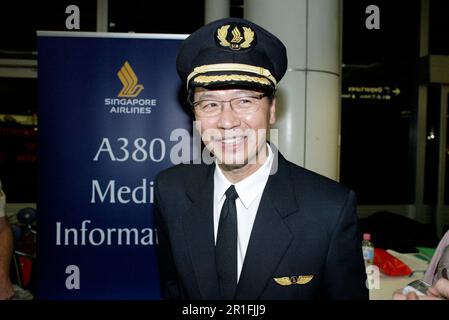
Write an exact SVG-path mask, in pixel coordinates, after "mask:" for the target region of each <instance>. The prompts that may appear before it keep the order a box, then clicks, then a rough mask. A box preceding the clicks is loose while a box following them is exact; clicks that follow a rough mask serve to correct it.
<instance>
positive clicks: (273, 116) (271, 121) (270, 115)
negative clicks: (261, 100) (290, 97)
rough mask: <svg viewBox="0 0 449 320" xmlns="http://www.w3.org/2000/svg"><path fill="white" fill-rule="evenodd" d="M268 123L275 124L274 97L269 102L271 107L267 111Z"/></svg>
mask: <svg viewBox="0 0 449 320" xmlns="http://www.w3.org/2000/svg"><path fill="white" fill-rule="evenodd" d="M269 112H270V114H269V117H270V118H269V120H270V121H269V122H270V124H274V123H275V122H276V97H273V101H272V102H271V106H270V109H269Z"/></svg>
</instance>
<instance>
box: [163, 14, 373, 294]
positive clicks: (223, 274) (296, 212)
mask: <svg viewBox="0 0 449 320" xmlns="http://www.w3.org/2000/svg"><path fill="white" fill-rule="evenodd" d="M286 69H287V53H286V49H285V46H284V45H283V44H282V42H281V41H280V40H279V39H278V38H277V37H275V36H274V35H273V34H271V33H269V32H268V31H266V30H264V29H263V28H261V27H260V26H258V25H256V24H254V23H252V22H250V21H247V20H243V19H236V18H227V19H222V20H218V21H215V22H212V23H210V24H208V25H206V26H204V27H202V28H200V29H199V30H197V31H196V32H194V33H193V34H192V35H190V36H189V37H188V38H187V39H186V40H185V41H184V43H183V45H182V46H181V48H180V51H179V54H178V58H177V70H178V73H179V75H180V77H181V79H182V80H183V82H184V83H185V85H186V88H187V90H188V96H189V102H190V104H191V105H192V109H193V112H194V115H195V120H196V122H195V124H196V130H198V132H199V133H200V134H201V138H202V141H203V142H204V144H205V147H206V148H207V150H208V151H209V152H210V153H212V154H213V156H214V158H215V162H214V163H213V164H209V165H208V164H182V165H178V166H175V167H172V168H170V169H168V170H165V171H163V172H161V173H160V174H159V175H158V177H157V179H156V186H155V204H156V222H157V227H158V239H159V248H158V255H159V256H158V258H159V266H160V270H159V271H160V275H161V288H162V293H163V296H164V297H165V298H169V299H317V298H321V299H367V298H368V291H367V289H366V286H365V279H366V276H365V271H364V264H363V259H362V251H361V246H360V245H361V237H360V234H359V232H358V230H357V216H356V214H355V196H354V193H353V192H352V191H350V190H349V189H347V188H346V187H344V186H342V185H340V184H338V183H336V182H334V181H331V180H329V179H327V178H325V177H322V176H320V175H318V174H316V173H313V172H310V171H308V170H306V169H304V168H301V167H299V166H297V165H295V164H293V163H291V162H289V161H287V160H286V159H285V158H284V157H283V156H282V155H281V154H280V153H279V151H278V150H277V149H276V148H275V146H274V145H272V144H270V143H268V142H267V138H268V135H267V132H268V130H269V128H270V125H272V124H274V123H275V121H276V98H275V93H276V87H277V85H278V82H279V81H280V80H281V78H282V77H283V76H284V74H285V72H286ZM280 134H282V132H280Z"/></svg>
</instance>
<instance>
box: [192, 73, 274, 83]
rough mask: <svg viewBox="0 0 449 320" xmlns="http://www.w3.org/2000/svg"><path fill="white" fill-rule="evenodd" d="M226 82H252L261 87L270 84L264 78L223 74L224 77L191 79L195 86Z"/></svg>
mask: <svg viewBox="0 0 449 320" xmlns="http://www.w3.org/2000/svg"><path fill="white" fill-rule="evenodd" d="M228 81H245V82H254V83H259V84H263V85H267V86H269V85H271V82H270V81H269V80H268V79H266V78H261V77H252V76H246V75H241V74H225V75H217V76H198V77H196V78H195V79H193V82H194V83H197V84H209V83H213V82H228Z"/></svg>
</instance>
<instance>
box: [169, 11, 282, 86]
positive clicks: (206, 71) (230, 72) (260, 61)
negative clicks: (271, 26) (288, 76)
mask: <svg viewBox="0 0 449 320" xmlns="http://www.w3.org/2000/svg"><path fill="white" fill-rule="evenodd" d="M176 67H177V70H178V74H179V76H180V77H181V79H182V81H183V82H184V83H185V84H186V86H187V89H190V88H193V87H206V88H211V87H222V86H243V87H252V88H261V89H265V90H272V91H274V90H275V89H276V86H277V84H278V82H279V81H280V80H281V78H282V77H283V76H284V74H285V71H286V69H287V50H286V48H285V46H284V44H283V43H282V42H281V41H280V40H279V39H278V38H277V37H276V36H274V35H273V34H271V33H270V32H268V31H266V30H265V29H263V28H262V27H260V26H258V25H257V24H255V23H252V22H251V21H248V20H244V19H239V18H225V19H221V20H217V21H213V22H211V23H209V24H207V25H205V26H203V27H201V28H200V29H198V30H197V31H195V32H194V33H192V34H191V35H190V36H189V37H188V38H187V39H186V40H184V42H183V43H182V45H181V48H180V50H179V53H178V57H177V61H176Z"/></svg>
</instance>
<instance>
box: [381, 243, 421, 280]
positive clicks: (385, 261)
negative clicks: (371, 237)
mask: <svg viewBox="0 0 449 320" xmlns="http://www.w3.org/2000/svg"><path fill="white" fill-rule="evenodd" d="M374 264H375V265H376V266H378V267H379V269H380V271H382V272H383V273H385V274H386V275H389V276H408V275H410V274H411V273H412V269H410V268H409V266H408V265H406V264H405V263H404V262H402V261H401V260H399V259H398V258H396V257H394V256H392V255H391V254H389V253H388V252H387V251H385V250H384V249H379V248H374Z"/></svg>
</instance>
